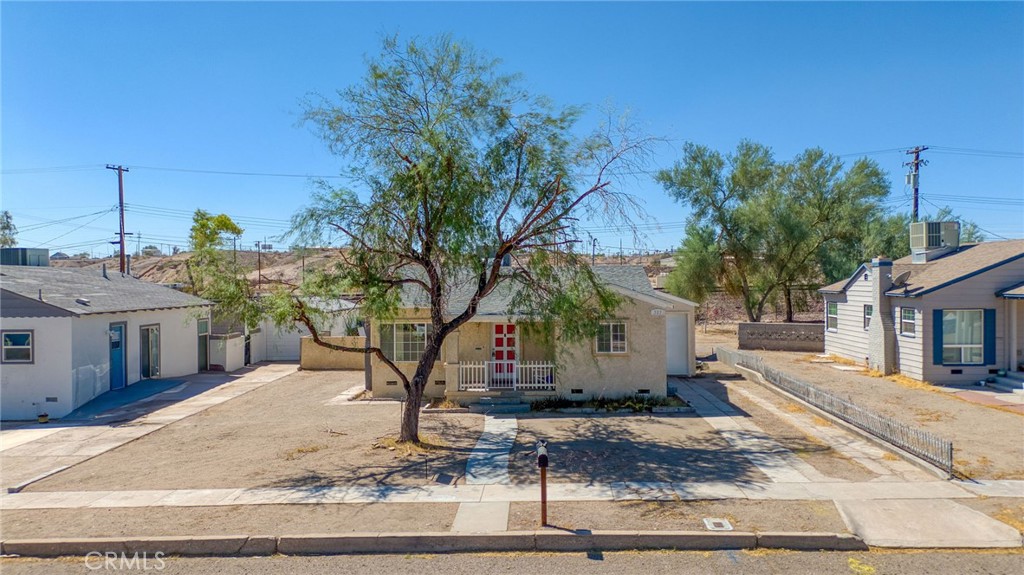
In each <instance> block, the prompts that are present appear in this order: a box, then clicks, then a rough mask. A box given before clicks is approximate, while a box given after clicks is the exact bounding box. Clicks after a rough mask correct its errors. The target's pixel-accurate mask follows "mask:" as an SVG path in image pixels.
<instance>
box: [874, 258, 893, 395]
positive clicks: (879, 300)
mask: <svg viewBox="0 0 1024 575" xmlns="http://www.w3.org/2000/svg"><path fill="white" fill-rule="evenodd" d="M891 287H892V260H891V259H889V258H886V257H882V256H879V257H877V258H874V259H872V260H871V306H872V308H871V309H872V313H871V325H870V326H869V327H868V367H870V368H871V369H874V370H877V371H880V372H882V373H883V374H885V375H889V374H891V373H893V372H894V371H895V370H896V326H895V325H894V324H893V317H892V303H891V302H890V301H889V298H888V297H887V296H886V295H885V292H887V291H889V288H891Z"/></svg>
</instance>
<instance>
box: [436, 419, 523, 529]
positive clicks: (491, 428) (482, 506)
mask: <svg viewBox="0 0 1024 575" xmlns="http://www.w3.org/2000/svg"><path fill="white" fill-rule="evenodd" d="M518 431H519V421H518V420H517V419H516V416H514V415H485V416H484V432H483V433H481V434H480V438H479V439H478V440H477V442H476V447H474V448H473V451H472V453H470V454H469V459H468V460H467V461H466V484H467V486H475V485H484V486H486V485H509V484H511V483H512V480H511V479H510V478H509V475H508V458H509V454H510V453H511V452H512V447H513V446H514V445H515V443H516V434H517V433H518ZM536 491H537V495H536V496H534V497H532V498H531V499H537V498H538V497H539V493H540V488H539V487H538V488H537V489H536ZM481 497H483V490H481ZM509 509H510V504H509V502H508V501H487V502H484V501H483V500H480V501H479V502H475V501H465V502H463V503H462V504H461V505H459V511H458V513H457V514H456V515H455V522H454V523H453V524H452V531H457V532H468V533H489V532H493V531H505V530H507V529H508V514H509Z"/></svg>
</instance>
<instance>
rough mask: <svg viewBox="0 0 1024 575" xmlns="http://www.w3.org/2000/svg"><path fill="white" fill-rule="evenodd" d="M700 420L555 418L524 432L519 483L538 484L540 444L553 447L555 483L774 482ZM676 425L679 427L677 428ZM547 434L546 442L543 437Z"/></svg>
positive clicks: (513, 470) (517, 461) (514, 467)
mask: <svg viewBox="0 0 1024 575" xmlns="http://www.w3.org/2000/svg"><path fill="white" fill-rule="evenodd" d="M694 418H698V416H696V415H692V414H687V415H683V416H678V415H671V416H670V415H665V416H661V415H653V416H644V415H622V416H597V417H586V418H580V417H560V416H554V417H552V418H550V420H548V421H546V422H545V425H544V428H545V431H538V427H536V426H529V427H528V428H526V429H521V430H520V434H519V437H518V438H517V440H516V447H515V448H514V449H513V453H512V457H511V458H510V465H509V467H510V475H511V476H512V478H513V482H517V483H532V482H535V481H536V477H537V470H536V466H535V461H534V458H533V457H532V455H533V449H534V447H533V446H534V445H535V444H536V442H537V441H538V440H539V439H545V440H547V441H548V442H549V443H548V455H549V461H550V467H549V468H548V473H549V477H550V478H551V479H552V480H553V481H560V482H572V483H604V484H606V483H612V482H618V481H630V482H682V481H696V482H709V481H723V482H758V481H767V480H768V478H767V477H766V476H765V475H764V474H763V473H762V472H761V471H760V470H758V469H757V467H756V466H754V464H753V463H751V461H750V460H749V459H748V458H747V457H746V456H745V455H744V454H743V453H740V452H739V451H738V450H736V449H735V448H733V447H732V446H731V445H730V444H729V442H728V441H727V440H726V439H725V438H723V437H721V436H720V435H718V434H717V433H715V432H713V431H709V430H707V429H706V428H704V427H703V426H702V425H699V424H697V423H696V422H693V426H692V427H696V428H698V429H700V430H701V431H700V432H697V433H694V432H691V431H689V430H687V429H686V428H687V427H691V426H689V425H679V423H680V422H682V421H685V420H688V419H694ZM673 422H674V423H673ZM541 433H543V434H544V437H541V436H540V434H541Z"/></svg>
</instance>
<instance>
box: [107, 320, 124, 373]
mask: <svg viewBox="0 0 1024 575" xmlns="http://www.w3.org/2000/svg"><path fill="white" fill-rule="evenodd" d="M124 372H125V369H124V325H123V324H118V325H111V326H110V389H121V388H122V387H124V384H125V377H124V375H125V374H124Z"/></svg>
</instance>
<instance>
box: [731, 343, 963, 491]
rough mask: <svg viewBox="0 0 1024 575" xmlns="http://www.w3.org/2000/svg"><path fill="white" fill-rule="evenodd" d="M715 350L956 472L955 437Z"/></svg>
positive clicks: (747, 356) (733, 362) (736, 353)
mask: <svg viewBox="0 0 1024 575" xmlns="http://www.w3.org/2000/svg"><path fill="white" fill-rule="evenodd" d="M715 353H716V354H717V355H718V359H719V360H720V361H722V362H723V363H725V364H726V365H729V366H731V367H745V368H747V369H750V370H753V371H756V372H757V373H759V374H761V375H762V376H763V377H764V379H765V381H768V382H769V383H771V384H772V385H775V386H778V387H780V388H782V389H784V390H786V391H787V392H789V393H791V394H793V395H795V396H797V397H799V398H800V399H802V400H804V401H806V402H807V403H809V404H811V405H813V406H814V407H817V408H818V409H820V410H822V411H825V412H826V413H830V414H832V415H834V416H836V417H838V418H839V419H842V420H843V421H845V422H847V423H849V424H850V425H854V426H856V427H858V428H860V429H863V430H864V431H866V432H868V433H870V434H871V435H873V436H875V437H877V438H879V439H881V440H882V441H885V442H887V443H890V444H892V445H895V446H896V447H899V448H900V449H903V450H904V451H907V452H909V453H912V454H914V455H916V456H918V457H920V458H921V459H923V460H925V461H927V462H929V463H931V464H933V465H935V466H937V467H938V468H940V469H942V470H944V471H945V472H946V473H948V474H949V476H950V477H952V476H953V442H952V441H948V440H946V439H943V438H941V437H939V436H937V435H934V434H932V433H929V432H927V431H922V430H920V429H917V428H914V427H911V426H909V425H907V424H905V423H902V422H900V421H897V420H895V419H892V418H891V417H886V416H884V415H879V414H877V413H875V412H873V411H869V410H867V409H864V408H863V407H860V406H857V405H855V404H853V403H851V402H849V401H846V400H844V399H840V398H838V397H836V396H834V395H832V394H830V393H828V392H825V391H822V390H820V389H818V388H816V387H814V386H813V385H811V384H809V383H806V382H803V381H800V380H798V379H795V378H793V377H792V376H790V375H788V374H786V373H784V372H782V371H780V370H778V369H775V368H773V367H770V366H768V365H766V364H765V362H764V360H763V359H761V358H760V357H758V356H756V355H753V354H749V353H743V352H739V351H734V350H731V349H722V348H715Z"/></svg>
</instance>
